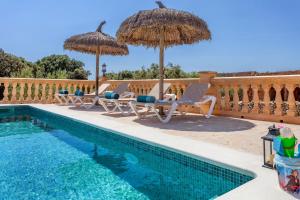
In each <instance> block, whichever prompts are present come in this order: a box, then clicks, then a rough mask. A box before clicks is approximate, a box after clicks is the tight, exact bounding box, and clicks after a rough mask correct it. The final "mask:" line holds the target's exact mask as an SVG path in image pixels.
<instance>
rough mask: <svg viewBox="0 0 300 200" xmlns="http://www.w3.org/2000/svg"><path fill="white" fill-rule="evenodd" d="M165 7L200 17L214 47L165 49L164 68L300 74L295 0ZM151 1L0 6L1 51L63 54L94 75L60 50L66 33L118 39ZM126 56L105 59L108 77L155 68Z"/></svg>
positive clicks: (71, 0) (137, 54) (178, 1)
mask: <svg viewBox="0 0 300 200" xmlns="http://www.w3.org/2000/svg"><path fill="white" fill-rule="evenodd" d="M163 2H164V4H165V5H166V6H167V7H170V8H175V9H181V10H185V11H189V12H191V13H193V14H195V15H198V16H199V17H201V18H202V19H204V20H205V21H206V22H207V23H208V25H209V28H210V30H211V32H212V41H209V42H201V43H197V44H194V45H185V46H175V47H173V48H170V49H167V51H166V56H165V62H166V64H167V63H168V62H172V63H174V64H179V65H181V66H182V67H183V69H184V70H186V71H201V70H215V71H218V72H232V71H249V70H257V71H278V70H293V69H300V56H299V55H300V54H299V52H300V39H299V36H300V23H299V19H300V12H299V10H300V1H299V0H286V1H283V0H226V1H225V0H188V1H182V0H164V1H163ZM155 7H156V4H155V3H154V0H43V1H41V0H26V1H25V0H23V1H22V0H0V22H1V26H0V48H3V49H4V50H5V51H7V52H10V53H13V54H15V55H18V56H22V57H24V58H26V59H28V60H30V61H36V60H37V59H39V58H41V57H43V56H46V55H50V54H67V55H69V56H71V57H72V58H76V59H79V60H82V61H83V62H84V63H85V64H86V68H87V69H89V70H90V71H91V72H94V68H95V58H94V56H92V55H87V54H80V53H76V52H69V51H66V50H63V42H64V40H65V39H66V38H68V37H69V36H71V35H74V34H79V33H84V32H89V31H94V30H95V29H96V28H97V26H98V24H99V23H100V21H102V20H106V21H107V24H106V25H105V27H104V32H106V33H109V34H111V35H113V36H115V32H116V31H117V29H118V27H119V25H120V24H121V22H122V21H123V20H124V19H126V18H127V17H128V16H130V15H132V14H134V13H136V12H137V11H139V10H143V9H152V8H155ZM129 51H130V55H129V56H126V57H112V56H105V57H102V58H101V61H100V62H101V63H103V62H105V63H106V64H107V66H108V67H107V68H108V71H114V72H117V71H119V70H123V69H138V68H140V67H141V66H148V65H150V64H151V63H154V62H156V63H157V62H158V53H159V52H158V50H153V49H146V48H144V47H133V46H130V47H129Z"/></svg>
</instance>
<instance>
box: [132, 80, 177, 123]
mask: <svg viewBox="0 0 300 200" xmlns="http://www.w3.org/2000/svg"><path fill="white" fill-rule="evenodd" d="M163 87H164V88H163V93H164V100H162V101H163V102H173V101H175V99H176V95H175V94H167V91H168V90H169V88H170V87H171V83H164V86H163ZM147 96H154V97H155V99H159V83H157V84H155V86H154V87H153V88H152V90H151V91H150V92H149V93H148V95H147ZM157 101H158V100H157ZM128 104H129V107H130V108H131V111H133V112H134V113H135V114H136V115H137V116H138V117H140V118H141V117H142V116H144V115H146V114H148V113H149V112H150V111H151V109H149V108H150V107H149V105H153V106H154V103H144V102H137V101H136V99H134V100H132V101H130V102H129V103H128ZM141 108H142V110H141Z"/></svg>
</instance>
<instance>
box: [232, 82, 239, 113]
mask: <svg viewBox="0 0 300 200" xmlns="http://www.w3.org/2000/svg"><path fill="white" fill-rule="evenodd" d="M238 91H239V86H238V85H233V110H234V111H236V112H238V111H239V94H238Z"/></svg>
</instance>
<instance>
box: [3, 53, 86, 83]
mask: <svg viewBox="0 0 300 200" xmlns="http://www.w3.org/2000/svg"><path fill="white" fill-rule="evenodd" d="M89 75H90V72H89V71H86V70H84V64H83V62H81V61H78V60H75V59H71V58H70V57H69V56H67V55H50V56H46V57H44V58H42V59H40V60H38V61H37V62H35V63H32V62H28V61H26V60H25V59H24V58H20V57H16V56H14V55H11V54H8V53H5V52H4V51H3V50H2V49H0V77H20V78H21V77H22V78H52V79H87V78H88V76H89Z"/></svg>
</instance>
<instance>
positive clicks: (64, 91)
mask: <svg viewBox="0 0 300 200" xmlns="http://www.w3.org/2000/svg"><path fill="white" fill-rule="evenodd" d="M58 93H59V94H69V91H68V90H59V92H58Z"/></svg>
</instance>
